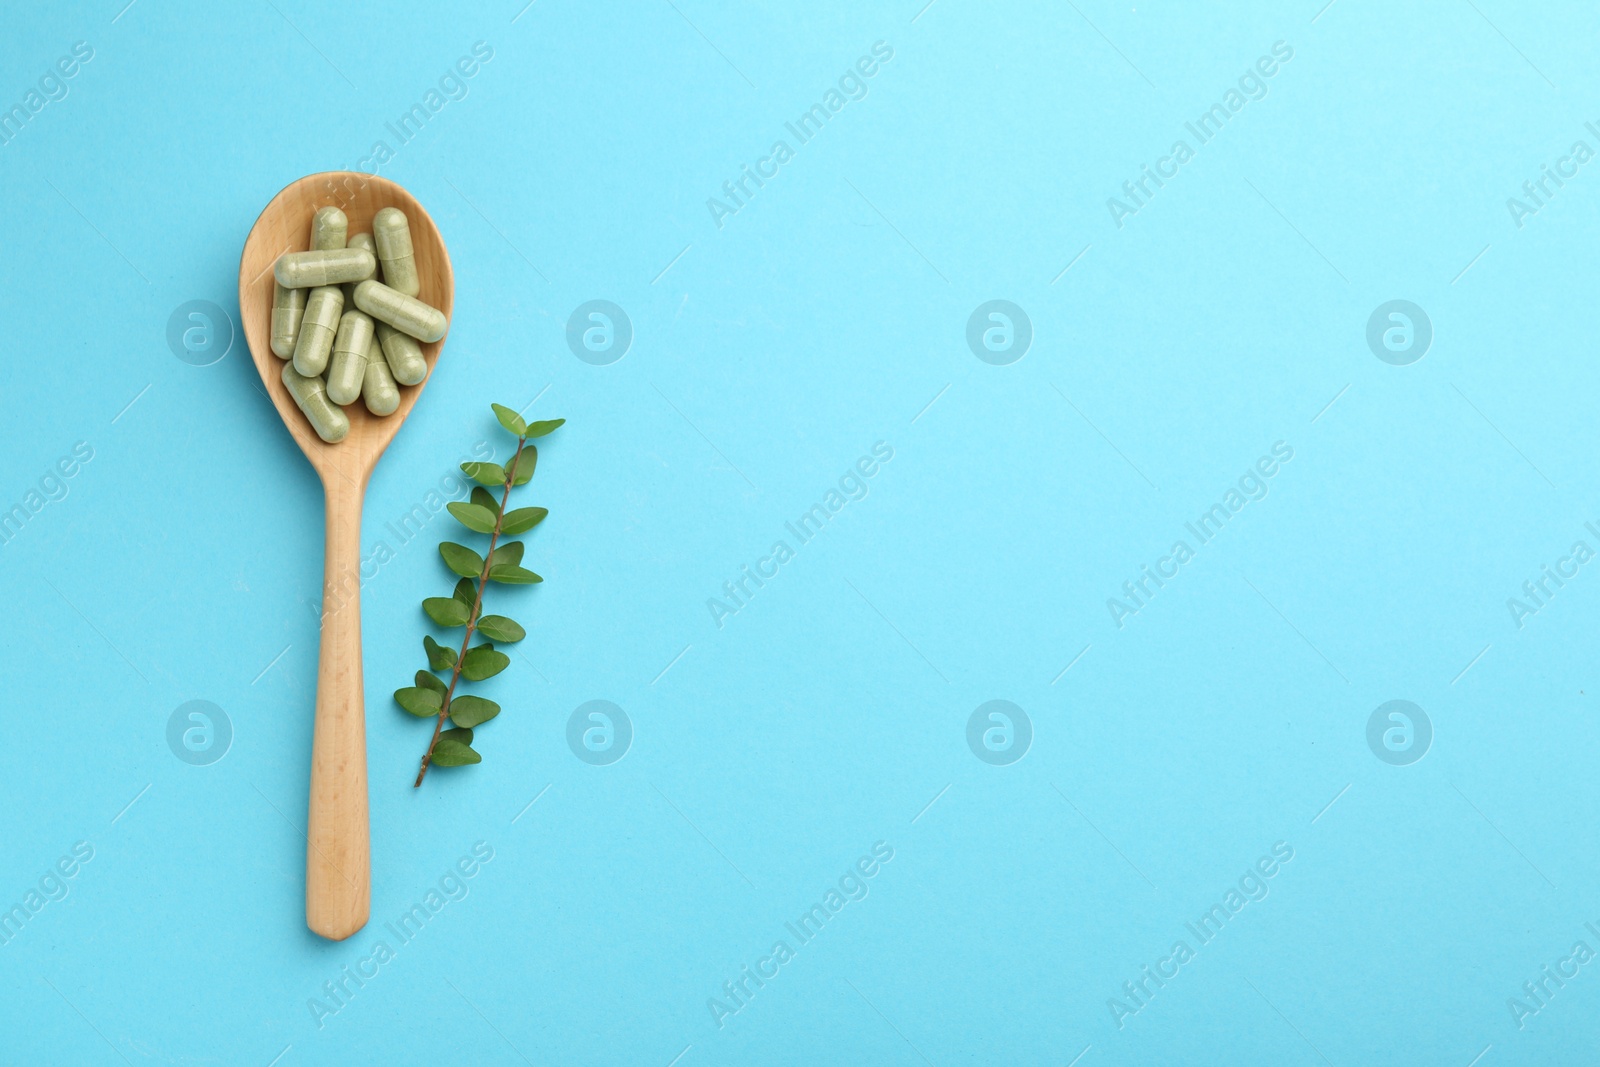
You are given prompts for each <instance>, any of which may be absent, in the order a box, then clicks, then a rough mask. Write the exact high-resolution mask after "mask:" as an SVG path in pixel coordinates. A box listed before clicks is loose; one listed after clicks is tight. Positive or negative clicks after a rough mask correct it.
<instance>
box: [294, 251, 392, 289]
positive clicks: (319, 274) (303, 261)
mask: <svg viewBox="0 0 1600 1067" xmlns="http://www.w3.org/2000/svg"><path fill="white" fill-rule="evenodd" d="M377 267H378V260H377V258H376V257H375V256H373V254H372V253H371V252H368V251H367V250H366V249H364V248H330V249H327V250H326V251H322V252H285V253H284V254H283V255H281V256H279V257H278V262H277V263H275V264H273V267H272V274H273V277H275V278H277V279H278V284H279V285H281V286H283V287H284V288H285V289H311V288H314V287H315V286H318V285H339V284H340V283H342V282H359V281H364V280H365V279H367V278H370V277H372V275H373V273H374V271H376V270H377Z"/></svg>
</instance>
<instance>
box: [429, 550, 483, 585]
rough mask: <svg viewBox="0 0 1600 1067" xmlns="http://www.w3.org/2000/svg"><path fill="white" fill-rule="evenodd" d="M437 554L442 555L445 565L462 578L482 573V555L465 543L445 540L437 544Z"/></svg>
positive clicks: (474, 576) (473, 576)
mask: <svg viewBox="0 0 1600 1067" xmlns="http://www.w3.org/2000/svg"><path fill="white" fill-rule="evenodd" d="M439 555H441V556H443V557H444V565H445V566H446V567H449V568H450V569H451V570H453V571H455V572H456V573H457V574H459V575H461V576H462V577H463V578H476V577H477V576H478V575H480V574H482V573H483V557H482V556H480V555H478V554H477V553H476V552H474V551H472V549H470V548H468V547H467V546H466V545H458V544H456V543H455V542H454V541H446V542H444V543H443V544H441V545H440V546H439Z"/></svg>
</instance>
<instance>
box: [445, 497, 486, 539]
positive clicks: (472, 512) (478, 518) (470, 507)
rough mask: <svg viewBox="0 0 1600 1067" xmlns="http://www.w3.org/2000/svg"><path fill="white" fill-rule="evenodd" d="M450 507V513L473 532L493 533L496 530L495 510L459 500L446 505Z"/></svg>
mask: <svg viewBox="0 0 1600 1067" xmlns="http://www.w3.org/2000/svg"><path fill="white" fill-rule="evenodd" d="M445 506H446V507H448V508H449V509H450V514H452V515H454V516H455V517H456V521H458V522H459V523H461V525H463V526H465V527H466V528H467V529H469V530H471V531H472V532H473V533H492V532H493V531H494V512H493V511H492V510H489V509H486V508H483V507H481V506H479V505H477V504H463V503H461V502H460V501H459V500H457V501H454V502H452V503H450V504H447V505H445Z"/></svg>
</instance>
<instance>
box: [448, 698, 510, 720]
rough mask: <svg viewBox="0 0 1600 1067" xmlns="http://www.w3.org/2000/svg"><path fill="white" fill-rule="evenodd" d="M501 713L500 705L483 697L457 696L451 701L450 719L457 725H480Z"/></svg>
mask: <svg viewBox="0 0 1600 1067" xmlns="http://www.w3.org/2000/svg"><path fill="white" fill-rule="evenodd" d="M498 714H500V705H499V704H496V703H495V702H494V701H492V700H485V699H483V697H456V698H455V699H454V700H452V701H451V702H450V721H451V722H453V723H455V724H456V725H457V726H479V725H481V724H483V723H486V722H488V721H489V720H490V719H492V718H494V717H495V716H496V715H498Z"/></svg>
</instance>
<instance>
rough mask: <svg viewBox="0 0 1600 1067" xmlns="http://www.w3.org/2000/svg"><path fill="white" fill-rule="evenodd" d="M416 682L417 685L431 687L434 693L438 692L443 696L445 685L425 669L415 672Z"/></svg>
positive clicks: (425, 687)
mask: <svg viewBox="0 0 1600 1067" xmlns="http://www.w3.org/2000/svg"><path fill="white" fill-rule="evenodd" d="M417 684H418V685H419V686H421V687H422V688H424V689H432V690H433V691H434V692H435V693H438V694H439V695H440V696H444V694H445V685H444V683H443V682H441V681H440V680H439V679H438V678H436V677H435V676H434V675H432V674H430V673H428V672H427V671H418V672H417Z"/></svg>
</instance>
